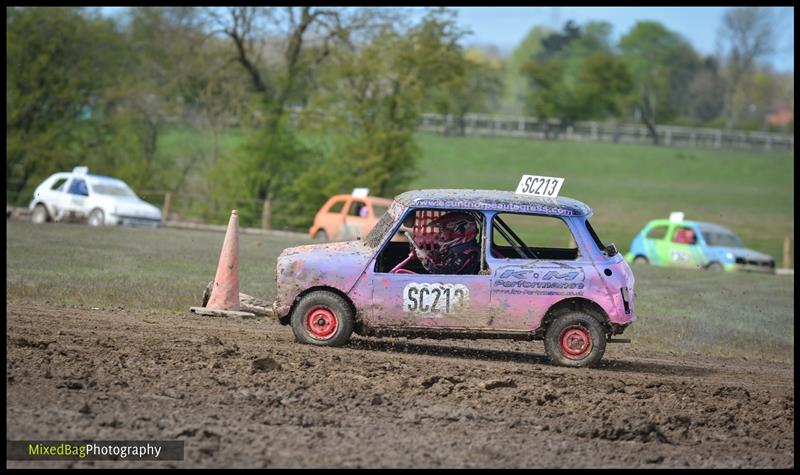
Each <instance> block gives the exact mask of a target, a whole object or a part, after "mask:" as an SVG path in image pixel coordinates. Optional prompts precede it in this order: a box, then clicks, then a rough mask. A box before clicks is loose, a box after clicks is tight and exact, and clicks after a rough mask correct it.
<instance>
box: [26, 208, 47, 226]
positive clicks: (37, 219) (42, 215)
mask: <svg viewBox="0 0 800 475" xmlns="http://www.w3.org/2000/svg"><path fill="white" fill-rule="evenodd" d="M48 221H50V214H49V213H48V212H47V208H45V207H44V205H43V204H38V205H36V207H35V208H33V214H31V222H33V223H35V224H42V223H46V222H48Z"/></svg>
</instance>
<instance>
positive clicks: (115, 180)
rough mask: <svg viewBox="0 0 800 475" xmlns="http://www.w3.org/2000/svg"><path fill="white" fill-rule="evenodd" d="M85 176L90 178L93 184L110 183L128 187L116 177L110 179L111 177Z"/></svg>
mask: <svg viewBox="0 0 800 475" xmlns="http://www.w3.org/2000/svg"><path fill="white" fill-rule="evenodd" d="M78 176H80V175H78ZM84 176H86V178H89V179H90V180H92V181H93V182H96V183H103V182H105V183H108V184H115V185H119V184H122V185H126V184H125V182H124V181H122V180H120V179H119V178H114V177H110V176H104V175H84ZM126 186H127V185H126Z"/></svg>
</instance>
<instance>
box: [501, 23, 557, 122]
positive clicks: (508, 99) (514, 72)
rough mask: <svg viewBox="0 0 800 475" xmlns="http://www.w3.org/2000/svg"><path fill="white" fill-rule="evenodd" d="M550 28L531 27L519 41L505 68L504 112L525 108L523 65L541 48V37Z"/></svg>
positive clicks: (525, 89) (511, 112)
mask: <svg viewBox="0 0 800 475" xmlns="http://www.w3.org/2000/svg"><path fill="white" fill-rule="evenodd" d="M551 33H552V30H551V29H549V28H546V27H543V26H535V27H533V28H531V30H530V31H529V32H528V34H527V35H525V38H523V40H522V41H521V42H520V44H519V46H517V47H516V48H515V49H514V51H513V52H512V53H511V57H510V58H509V59H508V63H507V65H506V69H505V93H504V97H503V106H502V112H503V113H505V114H522V113H523V112H524V111H525V109H526V104H527V96H528V78H527V77H526V74H525V72H524V71H523V67H524V66H525V65H526V64H527V63H528V62H529V61H530V59H531V58H532V57H534V56H536V55H538V54H539V53H540V52H541V50H542V44H541V42H542V38H544V37H546V36H547V35H549V34H551Z"/></svg>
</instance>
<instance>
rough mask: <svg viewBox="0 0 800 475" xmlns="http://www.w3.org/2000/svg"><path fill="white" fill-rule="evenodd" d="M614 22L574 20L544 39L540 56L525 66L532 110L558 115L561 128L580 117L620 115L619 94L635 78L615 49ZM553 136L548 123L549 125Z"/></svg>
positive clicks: (541, 115)
mask: <svg viewBox="0 0 800 475" xmlns="http://www.w3.org/2000/svg"><path fill="white" fill-rule="evenodd" d="M610 35H611V25H610V24H608V23H605V22H589V23H587V24H585V25H583V26H582V27H581V26H578V25H576V24H575V23H573V22H572V21H569V22H567V23H566V24H565V25H564V29H563V31H562V32H556V33H552V34H550V35H548V36H545V37H544V38H543V39H542V48H541V50H540V52H539V54H537V55H535V56H533V57H532V58H531V60H530V61H529V62H528V63H527V64H526V65H525V66H524V68H523V71H524V72H525V74H526V75H527V77H528V80H529V84H530V92H529V95H528V105H529V110H530V111H531V113H533V114H534V115H536V116H538V117H540V118H545V119H549V118H558V119H560V121H561V126H562V127H563V126H565V125H568V124H570V123H572V122H574V121H577V120H586V119H596V118H599V119H605V118H606V117H608V116H610V115H616V114H618V113H619V109H620V105H619V104H620V100H621V99H620V97H621V96H623V95H624V94H627V93H628V91H629V90H630V87H631V78H630V74H629V72H628V70H627V67H626V65H625V64H624V63H623V62H622V61H621V60H619V58H617V57H615V56H614V55H613V53H612V48H611V43H610ZM545 134H546V136H548V137H549V136H550V130H549V126H548V127H547V128H546V129H545Z"/></svg>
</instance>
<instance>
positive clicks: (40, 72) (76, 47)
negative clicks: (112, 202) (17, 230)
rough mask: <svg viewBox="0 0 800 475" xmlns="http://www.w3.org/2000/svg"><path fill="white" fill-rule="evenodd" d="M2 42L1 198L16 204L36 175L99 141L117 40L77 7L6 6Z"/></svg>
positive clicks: (76, 160)
mask: <svg viewBox="0 0 800 475" xmlns="http://www.w3.org/2000/svg"><path fill="white" fill-rule="evenodd" d="M6 45H7V46H6V55H7V59H6V73H7V84H6V121H7V125H6V142H7V149H6V151H7V157H6V179H7V180H8V181H9V185H11V186H9V188H8V189H7V194H6V198H7V201H9V202H11V203H17V204H21V203H24V202H25V201H26V200H27V199H28V198H29V192H30V191H31V189H32V187H34V186H36V185H37V184H38V182H39V181H40V180H42V179H44V178H45V177H47V176H48V175H50V174H52V173H54V172H55V171H60V170H66V169H71V168H72V167H74V166H76V165H81V164H84V163H91V162H92V161H93V159H96V157H97V155H96V154H95V151H97V150H102V149H103V147H104V145H107V138H108V134H107V133H105V132H106V131H107V125H108V123H107V122H106V112H108V110H110V107H111V103H110V100H111V97H110V90H111V89H112V87H113V85H114V81H115V77H116V76H117V74H118V72H119V71H120V68H121V62H120V58H119V57H118V56H117V55H116V54H115V51H119V50H120V49H121V48H122V47H123V44H122V42H121V39H120V37H119V35H118V33H117V32H116V31H115V29H114V25H113V23H112V22H110V21H108V20H102V19H98V18H92V17H89V16H87V15H85V14H84V12H83V11H81V10H80V9H76V8H30V7H25V8H23V7H14V8H7V9H6ZM87 112H88V113H87Z"/></svg>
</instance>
